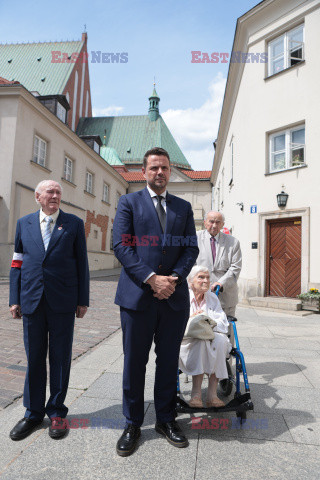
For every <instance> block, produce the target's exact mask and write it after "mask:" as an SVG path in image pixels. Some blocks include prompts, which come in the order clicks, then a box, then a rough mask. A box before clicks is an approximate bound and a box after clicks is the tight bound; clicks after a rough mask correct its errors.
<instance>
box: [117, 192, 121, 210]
mask: <svg viewBox="0 0 320 480" xmlns="http://www.w3.org/2000/svg"><path fill="white" fill-rule="evenodd" d="M120 197H121V193H119V192H117V193H116V208H117V207H118V203H119V200H120Z"/></svg>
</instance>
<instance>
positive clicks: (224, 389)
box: [219, 361, 233, 397]
mask: <svg viewBox="0 0 320 480" xmlns="http://www.w3.org/2000/svg"><path fill="white" fill-rule="evenodd" d="M226 364H227V371H228V378H224V379H223V380H220V382H219V389H220V392H221V394H222V395H223V396H224V397H228V396H229V395H230V393H231V392H232V387H233V383H232V381H231V378H232V370H231V367H230V364H229V362H228V361H226Z"/></svg>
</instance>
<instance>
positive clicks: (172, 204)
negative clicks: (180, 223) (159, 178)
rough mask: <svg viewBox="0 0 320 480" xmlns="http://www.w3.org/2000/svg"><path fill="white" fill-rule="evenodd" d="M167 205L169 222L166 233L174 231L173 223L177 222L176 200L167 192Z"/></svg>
mask: <svg viewBox="0 0 320 480" xmlns="http://www.w3.org/2000/svg"><path fill="white" fill-rule="evenodd" d="M166 205H167V212H166V213H167V223H166V231H165V233H170V232H171V231H172V227H173V224H174V222H175V219H176V216H177V212H176V211H175V202H174V201H173V198H172V195H170V193H168V192H167V198H166Z"/></svg>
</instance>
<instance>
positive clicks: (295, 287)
mask: <svg viewBox="0 0 320 480" xmlns="http://www.w3.org/2000/svg"><path fill="white" fill-rule="evenodd" d="M266 263H267V265H266V267H267V268H266V272H267V279H266V294H267V295H270V296H275V297H291V298H295V297H296V296H297V295H298V294H299V293H301V217H298V218H293V219H291V218H290V219H286V220H270V221H268V222H267V262H266Z"/></svg>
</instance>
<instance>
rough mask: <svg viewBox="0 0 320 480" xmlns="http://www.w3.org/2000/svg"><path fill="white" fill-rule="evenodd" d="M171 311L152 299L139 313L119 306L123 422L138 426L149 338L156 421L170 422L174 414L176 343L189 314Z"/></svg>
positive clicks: (166, 305) (178, 350)
mask: <svg viewBox="0 0 320 480" xmlns="http://www.w3.org/2000/svg"><path fill="white" fill-rule="evenodd" d="M189 308H190V307H189V304H188V305H186V309H185V310H179V311H175V310H172V308H171V307H169V305H168V303H167V301H165V300H161V301H160V300H158V299H156V298H155V299H153V301H152V303H151V305H150V306H149V307H148V308H147V309H146V310H144V311H143V312H137V311H134V310H130V309H126V308H123V307H121V309H120V312H121V326H122V331H123V351H124V369H123V414H124V416H125V417H126V419H127V423H133V424H135V425H138V426H140V425H142V423H143V417H144V386H145V373H146V364H147V363H148V358H149V351H150V348H151V345H152V341H153V340H154V342H155V353H156V356H157V358H156V375H155V384H154V404H155V410H156V415H157V420H158V421H159V422H161V423H164V422H170V421H171V420H174V419H175V417H176V412H175V404H176V391H177V370H178V360H179V352H180V344H181V341H182V338H183V334H184V331H185V327H186V324H187V320H188V316H189Z"/></svg>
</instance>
